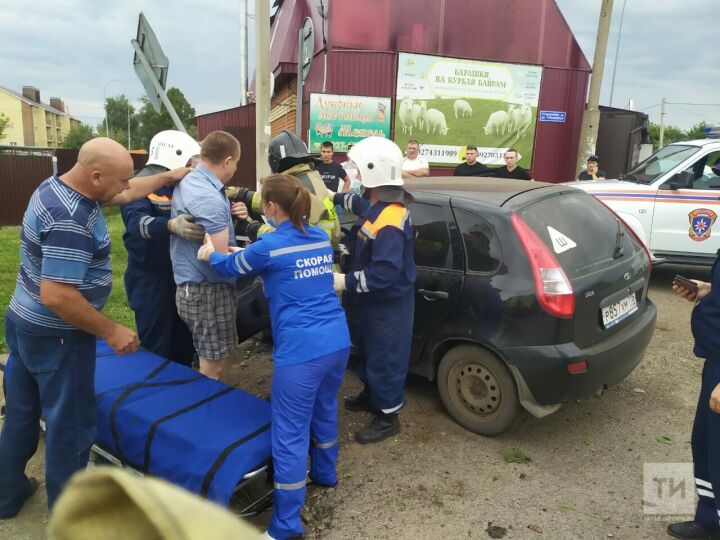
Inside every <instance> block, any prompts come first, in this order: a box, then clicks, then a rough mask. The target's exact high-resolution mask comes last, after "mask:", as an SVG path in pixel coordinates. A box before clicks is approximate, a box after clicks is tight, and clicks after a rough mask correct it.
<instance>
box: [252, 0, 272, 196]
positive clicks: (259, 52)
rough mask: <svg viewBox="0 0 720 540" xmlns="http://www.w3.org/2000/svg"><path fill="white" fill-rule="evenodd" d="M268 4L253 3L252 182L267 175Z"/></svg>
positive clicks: (268, 166) (263, 2)
mask: <svg viewBox="0 0 720 540" xmlns="http://www.w3.org/2000/svg"><path fill="white" fill-rule="evenodd" d="M270 133H271V131H270V3H269V2H268V1H267V0H255V167H256V169H255V170H256V182H257V187H258V190H260V179H261V178H262V177H263V176H267V175H268V174H270V165H269V164H268V146H270Z"/></svg>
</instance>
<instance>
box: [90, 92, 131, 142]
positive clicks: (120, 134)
mask: <svg viewBox="0 0 720 540" xmlns="http://www.w3.org/2000/svg"><path fill="white" fill-rule="evenodd" d="M105 111H106V116H107V125H106V123H105V119H104V118H103V121H102V122H101V123H100V124H98V126H97V132H98V133H99V134H102V135H105V134H106V133H107V135H108V136H109V137H110V138H111V139H114V140H116V141H117V142H119V143H120V144H122V145H123V146H127V145H128V144H127V143H128V140H127V139H128V121H129V122H130V143H131V144H132V146H133V147H135V148H142V146H140V144H139V143H138V142H137V141H136V135H137V131H138V126H139V125H140V121H139V119H138V115H137V111H136V110H135V107H133V106H132V105H131V104H130V101H129V100H128V98H126V97H125V95H124V94H121V95H119V96H116V97H109V98H107V99H106V100H105Z"/></svg>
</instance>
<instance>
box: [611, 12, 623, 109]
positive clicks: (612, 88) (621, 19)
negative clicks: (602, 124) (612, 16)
mask: <svg viewBox="0 0 720 540" xmlns="http://www.w3.org/2000/svg"><path fill="white" fill-rule="evenodd" d="M625 4H627V0H623V7H622V11H620V28H619V29H618V38H617V45H616V46H615V63H614V64H613V74H612V82H610V106H611V107H612V103H613V94H614V93H615V72H616V71H617V61H618V56H619V54H620V37H621V36H622V23H623V17H625Z"/></svg>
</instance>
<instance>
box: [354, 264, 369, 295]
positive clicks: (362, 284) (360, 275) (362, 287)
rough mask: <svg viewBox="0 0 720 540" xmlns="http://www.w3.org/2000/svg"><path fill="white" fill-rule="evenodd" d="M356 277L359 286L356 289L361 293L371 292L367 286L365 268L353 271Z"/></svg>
mask: <svg viewBox="0 0 720 540" xmlns="http://www.w3.org/2000/svg"><path fill="white" fill-rule="evenodd" d="M353 274H354V275H355V279H356V280H357V287H356V288H355V290H356V291H357V292H359V293H364V292H370V289H368V286H367V280H366V279H365V270H360V271H358V272H353Z"/></svg>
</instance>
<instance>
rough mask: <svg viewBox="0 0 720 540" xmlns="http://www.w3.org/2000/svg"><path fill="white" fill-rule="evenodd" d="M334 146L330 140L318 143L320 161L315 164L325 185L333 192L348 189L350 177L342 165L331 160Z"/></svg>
mask: <svg viewBox="0 0 720 540" xmlns="http://www.w3.org/2000/svg"><path fill="white" fill-rule="evenodd" d="M333 154H334V147H333V143H331V142H330V141H324V142H323V143H322V144H321V145H320V158H321V159H322V163H318V164H317V165H316V166H315V170H316V171H317V172H318V173H320V177H321V178H322V181H323V183H324V184H325V187H326V188H328V190H330V191H332V192H333V193H338V192H340V191H343V192H344V191H347V190H348V189H350V178H349V177H348V175H347V172H345V169H343V167H342V165H340V164H339V163H336V162H334V161H333Z"/></svg>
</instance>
